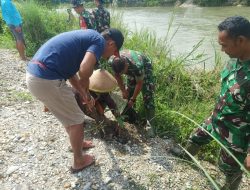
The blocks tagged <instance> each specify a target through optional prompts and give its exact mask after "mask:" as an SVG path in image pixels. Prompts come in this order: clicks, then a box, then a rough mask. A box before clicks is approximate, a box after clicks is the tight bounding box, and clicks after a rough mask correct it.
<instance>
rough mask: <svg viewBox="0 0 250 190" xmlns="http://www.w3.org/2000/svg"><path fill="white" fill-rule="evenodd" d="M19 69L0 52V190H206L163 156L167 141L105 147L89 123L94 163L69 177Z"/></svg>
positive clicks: (52, 122)
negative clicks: (93, 145) (93, 146)
mask: <svg viewBox="0 0 250 190" xmlns="http://www.w3.org/2000/svg"><path fill="white" fill-rule="evenodd" d="M25 65H26V63H25V62H22V61H20V60H19V58H18V55H17V53H16V51H14V50H5V49H0V116H1V117H0V120H1V122H0V147H1V149H0V189H3V190H5V189H6V190H9V189H15V190H28V189H46V190H47V189H49V190H50V189H51V190H53V189H55V190H60V189H80V190H92V189H94V190H97V189H98V190H99V189H100V190H108V189H110V190H118V189H131V190H137V189H138V190H144V189H145V190H146V189H148V190H153V189H157V190H162V189H180V190H181V189H183V190H184V189H212V188H211V185H210V183H209V182H208V181H207V179H206V178H205V177H204V175H203V174H202V172H200V171H198V170H197V169H195V167H191V166H190V165H189V164H187V163H185V162H184V161H181V160H178V159H177V158H174V157H173V156H172V155H170V154H168V152H167V151H166V149H168V148H169V147H170V146H171V145H172V141H171V140H169V139H165V140H163V139H159V138H154V139H150V140H146V141H145V140H141V139H140V137H141V135H140V134H138V136H135V135H134V137H133V138H135V139H131V140H130V141H129V142H128V143H127V144H125V145H122V144H120V143H118V142H116V141H109V142H107V141H105V140H103V139H101V138H99V136H98V135H97V134H96V133H95V132H94V131H93V130H92V128H91V126H93V121H92V120H90V119H86V124H87V129H86V138H87V139H92V140H93V142H94V144H95V145H96V147H95V148H93V149H90V150H88V153H89V154H93V155H94V156H95V157H96V159H97V161H96V164H95V165H93V166H91V167H88V168H86V169H85V170H84V171H83V172H80V173H78V174H74V175H73V174H71V173H70V172H69V167H70V166H71V161H72V152H71V151H70V148H69V140H68V137H67V135H66V132H65V131H64V128H63V127H62V126H61V125H60V123H59V122H58V121H57V120H56V119H55V118H54V117H53V116H52V115H51V114H50V113H44V112H42V105H41V103H39V102H38V101H36V100H35V99H32V98H31V96H30V94H29V92H28V91H27V88H26V84H25ZM136 138H137V139H136ZM202 164H203V165H204V167H205V168H209V171H210V173H211V174H212V176H214V177H216V179H217V180H218V181H217V182H218V183H223V182H224V176H223V175H221V173H220V172H219V171H218V169H217V168H216V167H215V166H213V165H210V164H208V163H206V162H202ZM248 187H250V180H249V179H246V177H245V178H244V179H243V183H242V185H241V189H242V190H248Z"/></svg>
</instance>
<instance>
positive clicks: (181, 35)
mask: <svg viewBox="0 0 250 190" xmlns="http://www.w3.org/2000/svg"><path fill="white" fill-rule="evenodd" d="M116 10H118V11H119V12H120V11H122V12H123V22H124V23H125V24H126V25H127V26H128V28H129V29H130V30H131V31H133V30H135V29H138V30H140V29H141V28H145V27H146V28H148V29H149V30H150V31H154V32H155V33H156V36H157V37H158V38H159V39H162V38H164V37H165V36H166V33H167V29H168V26H169V21H170V20H171V17H172V16H174V21H173V24H172V25H171V30H170V33H171V35H173V34H174V33H175V30H176V29H177V28H178V27H179V29H178V31H177V33H175V36H174V38H173V39H172V41H171V42H170V45H171V46H172V55H173V56H178V55H180V54H181V55H183V54H187V53H189V52H190V51H191V50H192V49H193V46H195V45H196V44H197V43H198V42H199V41H200V40H203V43H202V45H201V46H200V47H199V49H198V50H197V54H199V53H204V54H205V57H206V58H209V59H208V60H207V62H209V63H208V65H210V66H212V65H213V64H212V62H214V61H213V58H214V53H215V49H216V50H220V47H219V45H218V43H217V25H218V24H219V23H220V22H221V21H222V20H224V19H225V18H226V17H229V16H234V15H240V16H244V17H246V18H248V19H250V14H249V13H250V7H186V8H184V7H183V8H181V7H178V8H176V7H129V8H118V9H116ZM171 35H170V36H171ZM213 44H214V45H213ZM222 55H223V54H222ZM223 58H225V55H223Z"/></svg>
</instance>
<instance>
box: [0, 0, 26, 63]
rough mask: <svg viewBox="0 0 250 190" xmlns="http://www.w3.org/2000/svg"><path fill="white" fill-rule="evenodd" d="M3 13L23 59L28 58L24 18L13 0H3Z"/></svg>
mask: <svg viewBox="0 0 250 190" xmlns="http://www.w3.org/2000/svg"><path fill="white" fill-rule="evenodd" d="M1 7H2V15H3V20H4V21H5V22H6V24H7V25H8V27H9V29H10V31H11V33H12V34H13V36H14V38H15V40H16V48H17V50H18V53H19V55H20V57H21V59H22V60H26V59H27V58H26V55H25V41H24V36H23V31H22V18H21V15H20V13H19V11H18V10H17V9H16V7H15V5H14V4H13V3H12V1H11V0H2V1H1Z"/></svg>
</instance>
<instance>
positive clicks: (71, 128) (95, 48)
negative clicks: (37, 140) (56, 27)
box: [26, 29, 124, 173]
mask: <svg viewBox="0 0 250 190" xmlns="http://www.w3.org/2000/svg"><path fill="white" fill-rule="evenodd" d="M123 41H124V37H123V35H122V33H121V32H120V31H119V30H117V29H109V30H106V31H104V32H103V33H102V34H99V33H98V32H96V31H94V30H89V29H87V30H76V31H70V32H65V33H61V34H59V35H57V36H55V37H53V38H51V39H50V40H48V41H47V42H46V43H45V44H44V45H42V46H41V47H40V49H39V50H38V51H37V53H36V54H35V55H34V57H33V58H32V60H31V61H30V62H29V63H28V66H27V74H26V82H27V86H28V89H29V91H30V92H31V93H32V94H33V95H34V96H35V97H36V98H37V99H38V100H40V101H41V102H43V104H44V105H45V106H46V107H48V109H49V110H50V111H51V112H52V114H53V115H54V116H55V117H56V118H57V119H58V120H59V121H60V122H61V123H62V124H63V125H64V127H65V129H66V131H67V133H68V135H69V139H70V143H71V146H72V150H73V154H74V162H73V166H72V168H71V171H72V173H75V172H79V171H81V170H83V169H84V168H85V167H87V166H89V165H91V164H93V163H94V157H93V156H91V155H87V154H85V155H82V148H89V147H92V146H93V145H92V143H91V142H90V141H83V136H84V128H83V121H84V118H83V114H82V111H81V109H80V108H79V106H78V104H77V102H76V100H75V97H74V93H73V91H72V88H71V87H69V86H68V85H67V84H66V80H68V81H69V83H70V84H71V86H72V87H73V88H74V89H75V90H76V91H77V92H78V93H79V94H80V95H81V96H82V99H83V100H84V102H85V103H86V104H87V105H88V107H89V109H90V110H91V109H92V108H93V106H94V99H93V98H92V96H91V95H90V93H89V77H90V76H91V74H92V72H93V69H94V66H95V64H96V62H97V61H98V60H99V59H100V57H103V58H104V59H108V58H109V57H110V56H111V55H114V54H118V53H119V49H120V48H121V46H122V44H123Z"/></svg>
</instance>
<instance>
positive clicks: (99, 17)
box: [92, 0, 110, 33]
mask: <svg viewBox="0 0 250 190" xmlns="http://www.w3.org/2000/svg"><path fill="white" fill-rule="evenodd" d="M94 2H95V4H96V7H97V8H95V9H94V10H93V11H92V14H93V16H94V19H95V25H96V30H97V31H98V32H100V33H101V32H102V31H103V30H105V29H107V28H110V13H109V11H108V10H107V9H105V8H104V7H103V0H94Z"/></svg>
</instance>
